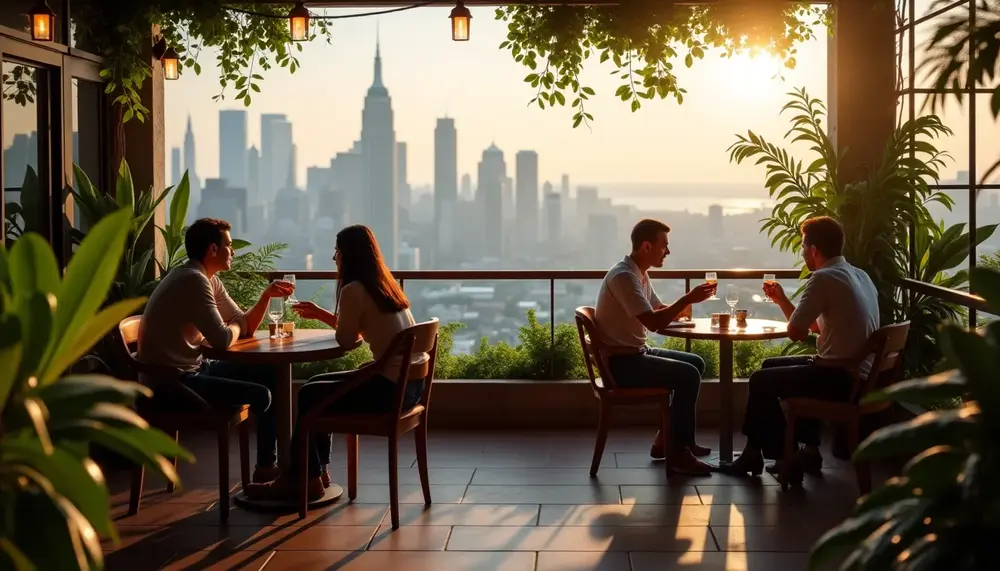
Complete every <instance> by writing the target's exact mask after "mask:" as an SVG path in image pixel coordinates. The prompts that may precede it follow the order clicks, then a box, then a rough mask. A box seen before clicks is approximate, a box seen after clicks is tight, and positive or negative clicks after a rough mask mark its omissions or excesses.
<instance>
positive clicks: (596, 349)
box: [576, 307, 673, 478]
mask: <svg viewBox="0 0 1000 571" xmlns="http://www.w3.org/2000/svg"><path fill="white" fill-rule="evenodd" d="M576 328H577V330H578V331H579V333H580V345H581V346H582V347H583V360H584V362H585V363H586V364H587V374H588V375H589V376H590V386H591V387H592V388H593V389H594V396H596V397H597V400H598V401H600V403H601V416H600V421H599V422H598V425H597V443H596V444H595V445H594V460H593V462H591V464H590V477H592V478H593V477H596V476H597V469H598V468H599V467H600V465H601V458H602V457H603V456H604V445H605V443H606V442H607V440H608V429H609V428H610V427H611V412H612V410H613V409H614V407H616V406H636V405H648V404H651V403H656V404H658V405H659V406H660V410H661V411H662V415H661V416H662V424H663V426H662V427H661V430H662V431H663V442H664V450H665V452H667V457H668V458H669V456H670V454H669V453H670V395H671V394H672V392H673V391H671V390H670V389H629V388H618V386H617V383H616V382H615V379H614V376H613V375H612V374H611V368H610V367H609V365H608V363H609V359H610V358H611V357H612V356H614V355H635V353H636V352H635V350H634V349H623V348H621V347H614V346H612V345H609V344H607V343H606V342H605V340H604V338H603V336H602V335H601V333H600V331H599V330H598V329H597V325H596V323H595V320H594V308H593V307H578V308H576ZM595 370H596V373H595ZM666 469H667V474H669V473H670V466H669V463H667V468H666Z"/></svg>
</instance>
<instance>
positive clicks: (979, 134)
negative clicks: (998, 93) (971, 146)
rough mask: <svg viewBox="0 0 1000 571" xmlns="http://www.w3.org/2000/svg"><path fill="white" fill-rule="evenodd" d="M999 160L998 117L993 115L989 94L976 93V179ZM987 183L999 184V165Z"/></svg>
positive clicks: (999, 131)
mask: <svg viewBox="0 0 1000 571" xmlns="http://www.w3.org/2000/svg"><path fill="white" fill-rule="evenodd" d="M997 161H1000V117H994V116H993V110H992V109H991V108H990V95H985V94H977V95H976V179H977V181H978V180H982V178H983V177H984V176H986V173H987V171H989V170H990V167H992V166H993V165H994V164H996V163H997ZM987 184H1000V167H998V168H997V170H994V171H993V174H992V175H990V177H989V180H988V181H987Z"/></svg>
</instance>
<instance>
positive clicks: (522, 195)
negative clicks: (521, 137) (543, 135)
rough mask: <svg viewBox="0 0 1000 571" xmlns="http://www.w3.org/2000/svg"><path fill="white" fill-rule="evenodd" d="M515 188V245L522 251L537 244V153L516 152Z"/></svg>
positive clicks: (525, 251) (526, 250)
mask: <svg viewBox="0 0 1000 571" xmlns="http://www.w3.org/2000/svg"><path fill="white" fill-rule="evenodd" d="M516 176H517V190H516V192H515V197H514V203H515V208H516V211H517V225H516V229H517V232H516V236H517V239H516V240H515V245H516V247H518V248H519V249H523V250H522V251H523V252H524V253H527V252H530V251H531V248H533V247H534V246H535V245H537V244H538V207H539V204H538V203H539V200H538V153H536V152H535V151H520V152H519V153H517V173H516Z"/></svg>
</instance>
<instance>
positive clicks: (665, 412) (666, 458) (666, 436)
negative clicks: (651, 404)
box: [660, 400, 674, 477]
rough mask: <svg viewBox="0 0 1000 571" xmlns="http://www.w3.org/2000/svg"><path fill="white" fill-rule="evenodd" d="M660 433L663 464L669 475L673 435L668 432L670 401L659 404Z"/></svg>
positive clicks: (668, 475)
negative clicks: (661, 435) (661, 436)
mask: <svg viewBox="0 0 1000 571" xmlns="http://www.w3.org/2000/svg"><path fill="white" fill-rule="evenodd" d="M660 433H661V434H663V466H664V468H663V469H664V470H666V471H667V477H670V456H671V453H672V448H673V441H674V439H673V435H672V434H671V433H670V401H669V400H668V401H666V402H664V403H663V404H661V405H660Z"/></svg>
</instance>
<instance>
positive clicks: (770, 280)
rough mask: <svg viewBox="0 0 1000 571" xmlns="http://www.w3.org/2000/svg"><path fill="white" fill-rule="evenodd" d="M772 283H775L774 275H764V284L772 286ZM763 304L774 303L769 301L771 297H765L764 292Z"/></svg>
mask: <svg viewBox="0 0 1000 571" xmlns="http://www.w3.org/2000/svg"><path fill="white" fill-rule="evenodd" d="M774 282H775V279H774V274H764V283H765V284H773V283H774ZM764 303H774V301H773V300H772V299H771V296H769V295H767V293H766V292H765V293H764Z"/></svg>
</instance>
